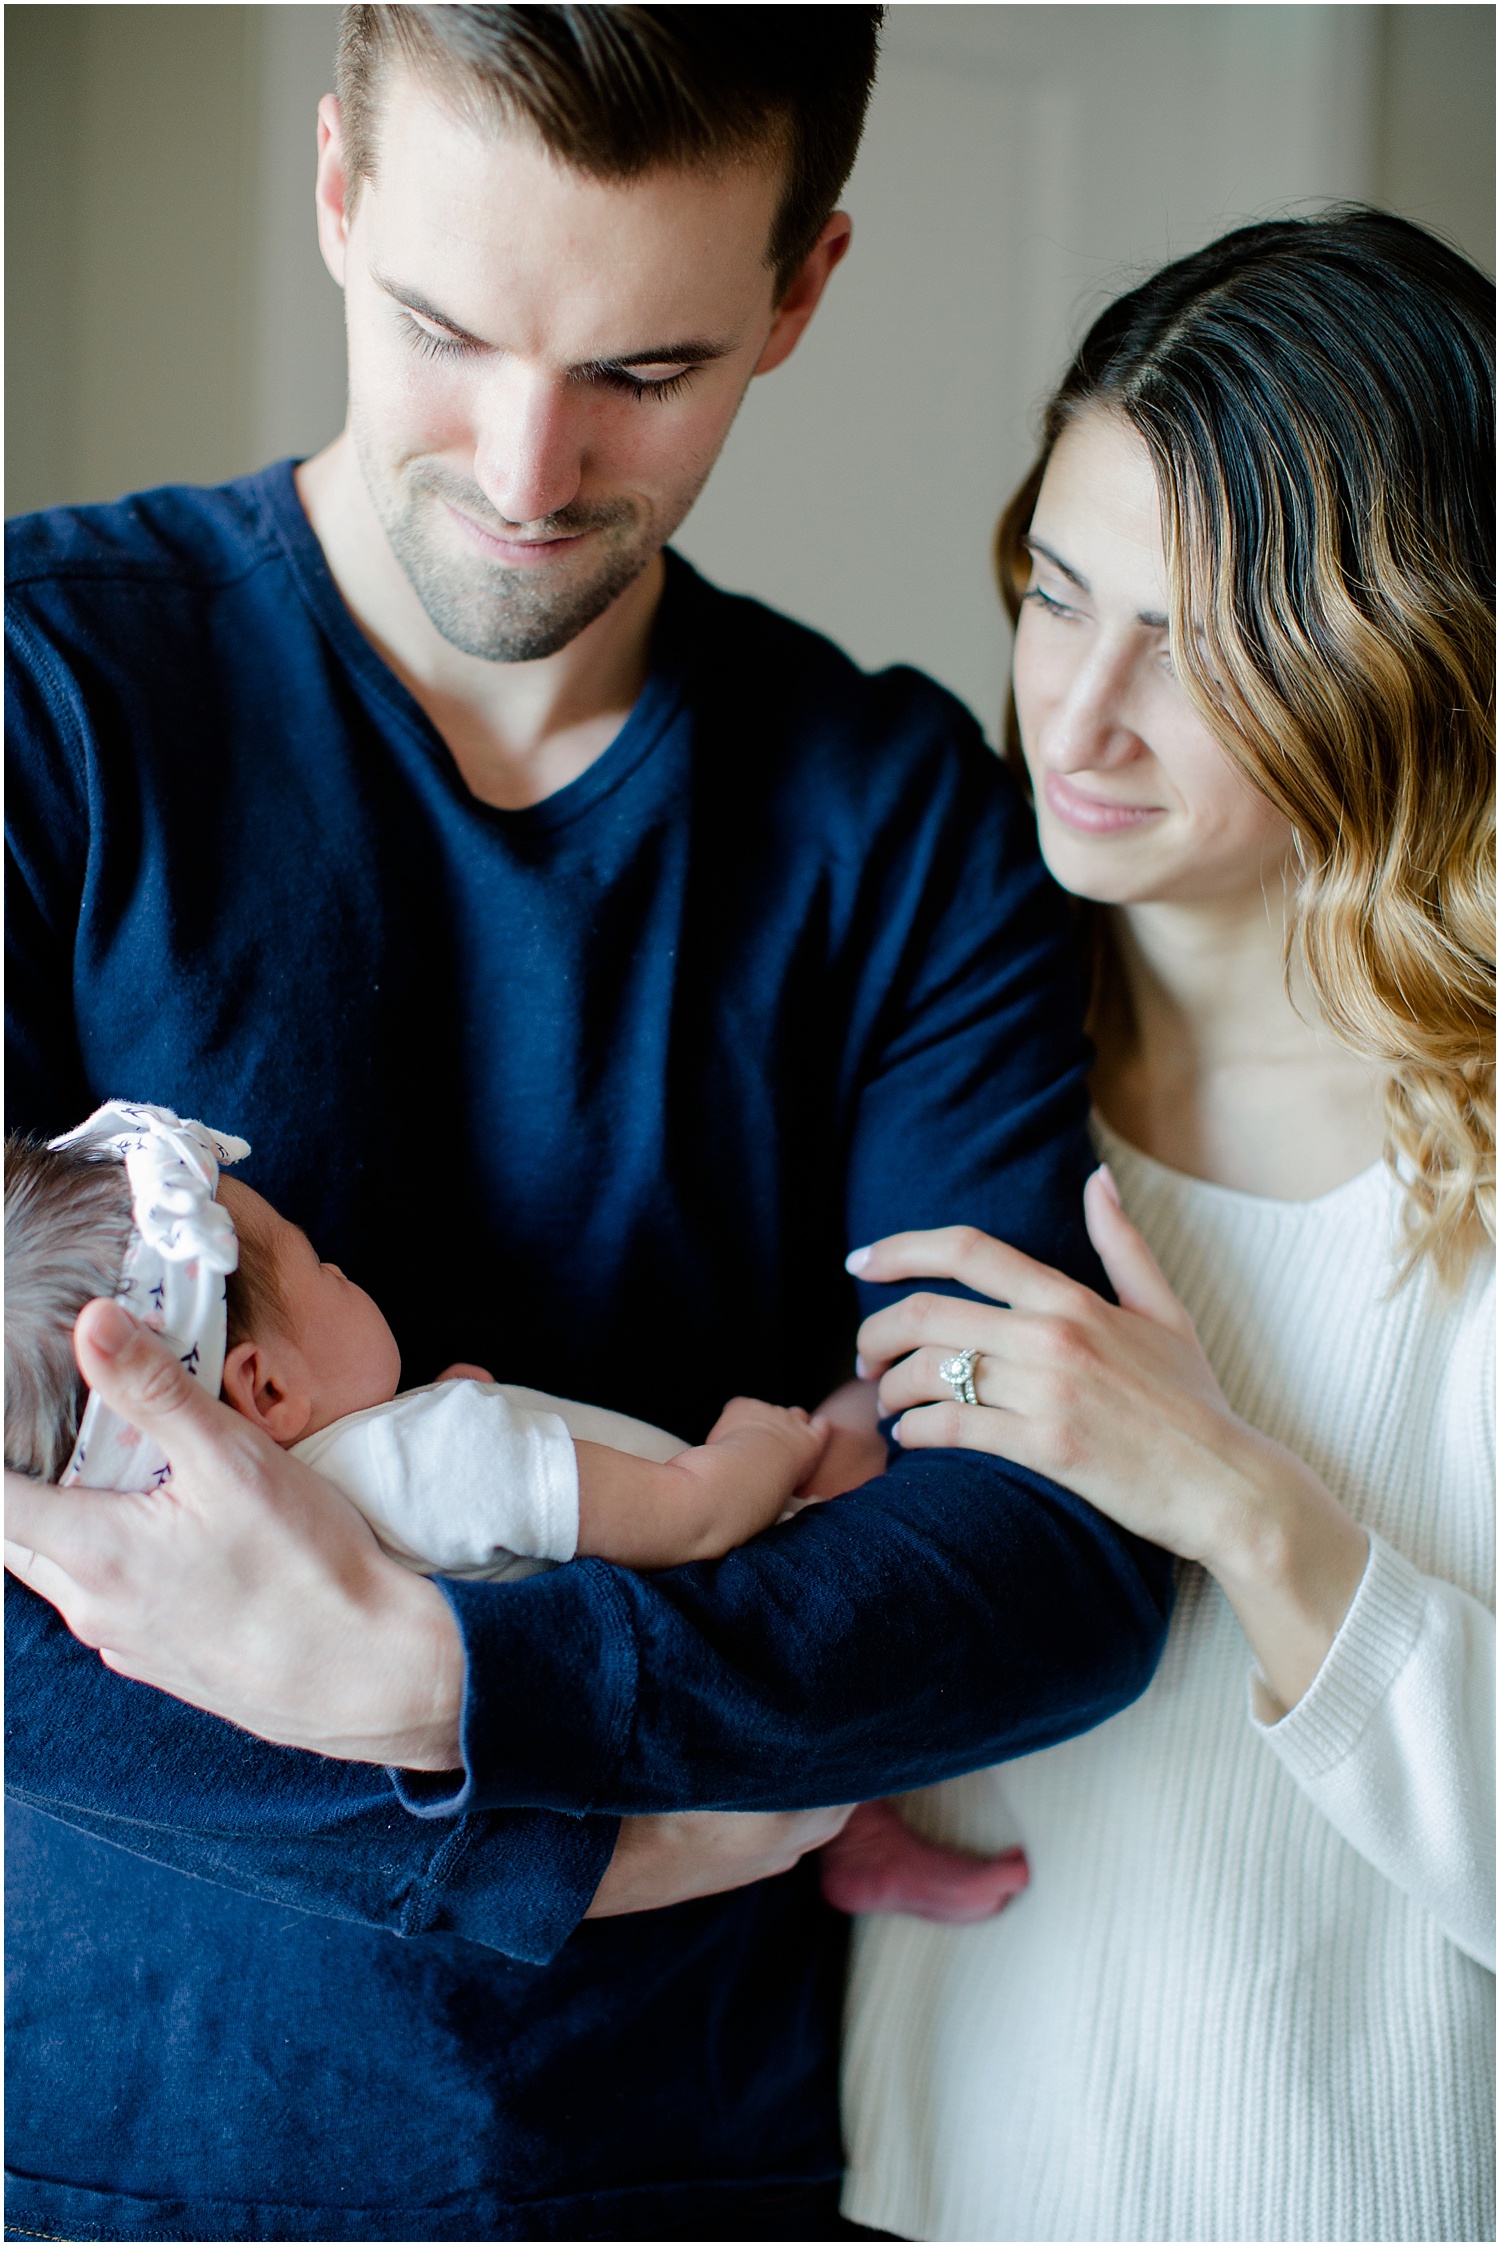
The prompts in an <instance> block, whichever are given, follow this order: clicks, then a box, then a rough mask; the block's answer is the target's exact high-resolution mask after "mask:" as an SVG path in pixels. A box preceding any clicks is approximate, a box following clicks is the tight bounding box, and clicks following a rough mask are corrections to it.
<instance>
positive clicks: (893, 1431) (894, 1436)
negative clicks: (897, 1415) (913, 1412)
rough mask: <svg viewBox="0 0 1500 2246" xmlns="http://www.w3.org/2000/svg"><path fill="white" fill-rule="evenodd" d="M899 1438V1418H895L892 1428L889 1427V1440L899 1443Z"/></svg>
mask: <svg viewBox="0 0 1500 2246" xmlns="http://www.w3.org/2000/svg"><path fill="white" fill-rule="evenodd" d="M900 1440H901V1422H900V1420H899V1419H898V1420H897V1422H896V1424H895V1426H894V1427H893V1428H892V1429H891V1441H892V1442H893V1443H899V1442H900Z"/></svg>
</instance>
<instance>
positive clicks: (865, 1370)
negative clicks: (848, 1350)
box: [854, 1357, 870, 1380]
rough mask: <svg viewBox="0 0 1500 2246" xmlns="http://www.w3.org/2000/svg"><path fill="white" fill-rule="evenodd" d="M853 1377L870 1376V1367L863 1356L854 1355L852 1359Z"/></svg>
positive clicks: (860, 1378) (857, 1378) (862, 1377)
mask: <svg viewBox="0 0 1500 2246" xmlns="http://www.w3.org/2000/svg"><path fill="white" fill-rule="evenodd" d="M854 1377H855V1379H856V1380H868V1379H869V1377H870V1368H869V1366H868V1365H867V1364H866V1363H865V1361H864V1359H863V1357H856V1358H855V1360H854Z"/></svg>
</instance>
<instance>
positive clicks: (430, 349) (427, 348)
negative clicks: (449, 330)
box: [401, 312, 469, 359]
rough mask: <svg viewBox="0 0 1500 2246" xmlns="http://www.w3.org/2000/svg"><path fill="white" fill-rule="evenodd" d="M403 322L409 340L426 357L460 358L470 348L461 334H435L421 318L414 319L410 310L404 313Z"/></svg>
mask: <svg viewBox="0 0 1500 2246" xmlns="http://www.w3.org/2000/svg"><path fill="white" fill-rule="evenodd" d="M401 324H402V326H403V327H404V328H405V330H406V334H407V339H408V341H410V342H411V343H414V344H415V345H416V347H417V349H418V350H419V351H420V352H421V354H422V356H423V358H424V359H460V358H462V357H463V354H464V353H465V351H467V350H468V348H469V346H468V344H467V343H465V342H464V341H463V340H462V338H461V337H459V336H456V335H435V334H434V333H433V331H432V329H431V328H424V327H423V325H422V323H421V321H420V320H414V319H413V318H412V316H411V314H410V313H409V312H403V313H402V315H401Z"/></svg>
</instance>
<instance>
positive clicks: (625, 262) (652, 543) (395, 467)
mask: <svg viewBox="0 0 1500 2246" xmlns="http://www.w3.org/2000/svg"><path fill="white" fill-rule="evenodd" d="M323 117H324V124H325V137H326V142H327V144H326V145H325V149H324V157H323V166H322V170H321V171H320V180H319V202H320V218H321V222H322V231H323V244H324V253H325V256H327V258H328V261H329V264H330V266H331V267H332V268H333V270H334V275H335V278H336V279H339V280H340V281H342V283H343V286H344V290H345V300H346V307H347V321H348V331H349V428H350V434H351V437H352V440H353V444H354V448H355V451H356V454H357V456H358V460H359V465H360V469H361V472H362V474H363V477H364V480H365V484H366V486H367V488H368V490H369V494H370V497H371V500H372V501H373V503H374V507H375V511H376V513H377V514H378V516H379V518H380V521H381V523H382V525H383V527H384V529H385V532H386V535H387V537H388V538H389V540H390V543H391V546H392V549H393V551H394V552H395V554H396V557H397V559H398V560H399V562H400V564H401V566H402V568H403V569H404V570H405V572H406V574H407V576H408V578H409V579H410V581H411V583H412V585H413V587H414V588H415V590H416V593H417V595H418V598H419V599H420V601H421V603H422V606H423V608H424V609H425V610H426V612H427V615H428V617H429V618H430V619H431V621H432V623H433V625H434V626H435V627H436V629H437V630H438V631H439V632H440V633H441V634H442V635H443V637H444V638H445V639H446V640H449V641H451V642H452V644H453V645H454V646H455V647H458V648H460V649H462V650H463V651H464V652H465V653H466V654H469V655H474V656H479V657H482V658H485V659H488V660H490V661H494V662H511V663H513V662H526V661H530V660H533V659H535V658H538V657H541V656H545V655H550V654H552V653H554V652H555V651H556V650H557V649H558V648H560V647H563V646H566V644H567V643H568V642H569V641H570V640H571V639H573V638H574V637H575V636H576V634H577V633H578V632H580V631H581V630H582V629H583V628H584V626H585V625H587V624H589V623H591V622H592V621H593V619H594V618H595V617H596V616H599V615H601V614H602V613H603V611H604V610H605V609H606V608H607V607H608V606H609V604H610V603H611V602H612V601H613V600H614V599H616V597H617V596H618V595H619V594H620V593H621V592H623V591H624V589H625V587H626V586H627V585H629V584H630V583H631V582H632V581H633V579H634V578H635V577H637V576H638V575H639V573H640V571H641V570H642V569H643V568H644V567H645V566H646V564H647V563H648V562H649V561H650V560H651V558H652V556H653V555H654V554H656V553H657V552H658V551H659V549H660V548H661V547H662V546H663V545H664V544H665V542H666V540H667V539H668V538H670V537H671V535H672V533H673V531H674V530H675V529H676V527H677V525H678V524H679V523H680V522H681V521H682V519H683V517H684V515H686V513H687V511H688V509H689V508H690V507H691V505H692V503H693V501H694V499H695V498H696V497H697V495H698V492H699V490H700V489H701V487H702V484H703V481H704V478H705V477H706V476H707V474H708V471H709V469H710V467H711V466H712V464H713V461H714V458H715V456H716V455H717V453H718V451H719V447H720V446H721V445H722V443H723V441H724V438H725V436H726V435H727V433H728V430H729V425H730V423H731V421H732V420H733V418H734V414H735V410H736V408H737V407H738V405H739V402H740V399H741V397H742V396H743V394H744V390H745V386H746V384H747V383H748V381H749V379H750V377H751V375H752V374H754V373H755V372H756V371H757V370H758V368H761V367H764V366H769V365H773V364H776V363H778V361H779V359H780V358H783V357H785V355H786V353H787V351H789V350H790V349H791V347H792V344H793V343H794V342H795V340H796V336H797V334H799V333H800V331H801V328H802V326H803V325H805V322H806V319H807V318H808V317H809V316H810V314H811V309H812V303H808V304H807V306H806V308H805V310H804V309H802V308H801V306H800V304H799V302H798V298H797V290H796V288H795V286H794V289H793V291H792V292H791V294H790V295H789V297H788V298H787V299H785V300H784V301H783V304H782V306H781V307H780V308H778V307H776V306H775V305H773V302H772V288H773V276H772V272H771V269H770V267H769V266H768V264H767V262H766V249H767V244H768V242H769V239H770V231H771V223H772V218H773V215H774V211H775V206H776V201H777V195H778V191H779V186H780V178H779V172H778V169H777V167H776V165H775V162H774V160H773V159H772V158H771V157H770V156H769V155H768V156H767V157H766V158H765V159H764V160H763V161H758V162H755V163H747V164H743V165H738V166H735V167H734V168H732V169H729V170H727V171H725V172H722V173H719V174H704V173H700V172H691V171H680V170H670V171H667V170H664V171H659V172H654V173H651V174H649V175H647V176H646V177H645V178H644V179H641V180H635V181H631V182H629V183H627V184H623V185H621V184H615V183H601V182H600V181H597V180H591V179H588V178H586V177H584V176H583V175H582V174H580V173H578V172H576V171H573V170H571V169H569V168H567V167H566V166H564V165H562V164H559V163H558V162H556V161H555V160H554V159H553V158H552V157H550V156H549V155H548V154H547V153H546V151H545V150H544V149H543V148H542V147H541V145H540V143H538V142H537V141H536V140H534V139H533V138H532V137H531V136H530V135H529V134H528V133H525V132H522V131H519V130H516V131H512V130H499V129H496V128H493V127H476V126H473V125H470V124H466V123H463V122H461V121H459V120H457V119H456V118H455V117H454V116H453V115H452V114H451V112H450V111H449V110H448V109H446V108H445V107H444V106H443V104H442V102H441V100H440V99H439V98H437V97H435V96H434V95H433V94H432V93H430V92H429V91H427V90H426V89H425V88H424V87H423V86H422V85H421V84H420V83H418V82H416V81H414V80H412V79H410V78H409V77H406V76H405V75H404V74H399V73H398V74H396V75H395V76H394V77H393V78H392V80H391V82H390V84H389V85H388V88H387V90H386V95H385V99H384V101H383V103H382V108H381V115H380V119H379V147H378V160H377V176H376V178H374V179H373V180H366V181H364V182H363V183H362V184H361V186H360V188H359V192H358V195H357V197H356V200H355V204H354V210H353V215H352V217H351V218H349V219H348V221H347V223H346V222H345V220H344V217H343V210H344V190H343V181H342V168H341V157H340V150H339V143H338V113H337V105H336V104H333V103H332V102H329V103H326V104H325V107H324V112H323ZM831 223H833V222H831ZM844 231H845V233H846V232H847V226H846V225H845V228H844ZM838 247H839V248H841V247H842V237H841V238H840V240H839V245H838ZM837 254H838V251H837V249H835V251H834V253H833V256H831V257H830V258H829V259H828V260H827V263H828V266H829V267H830V268H831V265H832V263H833V262H835V260H836V257H837ZM818 287H819V288H820V287H821V280H820V281H819V282H818ZM816 294H817V291H816V290H815V291H814V293H813V296H812V302H816Z"/></svg>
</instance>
